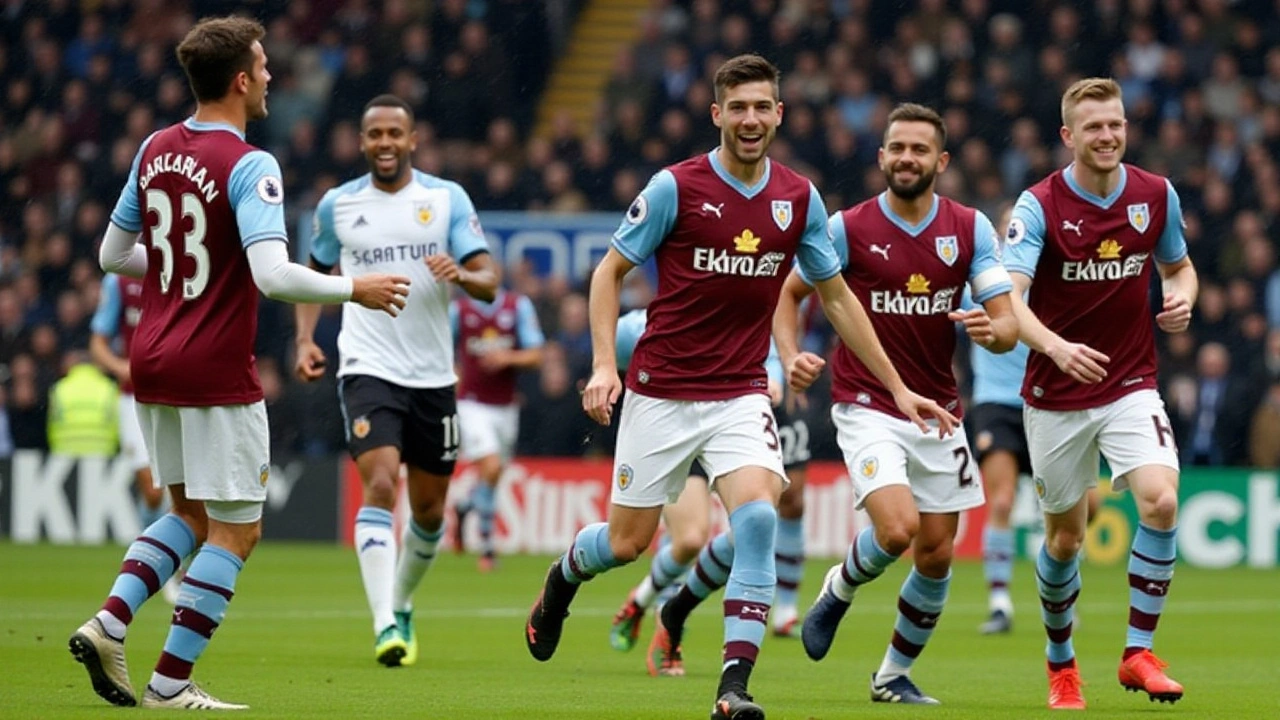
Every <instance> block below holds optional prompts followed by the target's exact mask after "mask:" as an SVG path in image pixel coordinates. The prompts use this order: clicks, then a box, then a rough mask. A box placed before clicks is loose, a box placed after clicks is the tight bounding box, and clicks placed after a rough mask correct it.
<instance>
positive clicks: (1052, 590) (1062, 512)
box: [1023, 407, 1099, 709]
mask: <svg viewBox="0 0 1280 720" xmlns="http://www.w3.org/2000/svg"><path fill="white" fill-rule="evenodd" d="M1023 416H1024V418H1025V422H1026V428H1027V446H1028V449H1029V451H1030V455H1031V466H1032V468H1033V469H1034V475H1035V476H1034V483H1035V488H1036V494H1037V495H1039V496H1040V505H1041V508H1042V509H1043V511H1044V524H1045V539H1044V545H1043V546H1041V548H1040V553H1039V554H1038V555H1037V556H1036V588H1037V590H1038V591H1039V594H1040V614H1041V619H1042V620H1043V621H1044V627H1045V632H1046V633H1047V634H1048V644H1047V645H1046V648H1045V655H1046V660H1047V672H1048V675H1049V707H1051V708H1055V709H1078V708H1083V707H1085V701H1084V696H1083V694H1082V692H1081V685H1082V683H1081V681H1080V673H1079V669H1078V666H1077V663H1076V654H1075V647H1074V645H1073V644H1072V641H1071V633H1072V629H1073V623H1074V617H1075V604H1076V601H1077V599H1078V598H1079V596H1080V588H1081V578H1080V548H1081V547H1082V545H1083V544H1084V534H1085V528H1086V527H1087V525H1088V506H1089V500H1088V491H1089V489H1090V488H1091V487H1093V486H1094V485H1096V484H1097V475H1098V462H1099V455H1098V445H1097V423H1096V421H1095V420H1094V418H1093V417H1092V416H1091V415H1090V411H1086V410H1081V411H1069V412H1054V411H1048V410H1037V409H1036V408H1030V407H1028V408H1026V409H1025V410H1024V414H1023Z"/></svg>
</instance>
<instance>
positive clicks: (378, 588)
mask: <svg viewBox="0 0 1280 720" xmlns="http://www.w3.org/2000/svg"><path fill="white" fill-rule="evenodd" d="M355 541H356V558H357V559H358V560H359V561H360V577H361V579H363V580H364V593H365V596H366V597H367V598H368V599H369V610H371V611H372V612H373V631H374V632H375V633H379V632H382V630H383V629H384V628H386V627H387V626H388V625H394V624H395V622H396V618H395V616H394V615H392V614H391V592H392V588H393V586H394V583H395V567H396V538H395V534H394V533H392V532H391V511H389V510H384V509H383V508H374V507H362V508H360V512H359V513H358V514H357V515H356V531H355Z"/></svg>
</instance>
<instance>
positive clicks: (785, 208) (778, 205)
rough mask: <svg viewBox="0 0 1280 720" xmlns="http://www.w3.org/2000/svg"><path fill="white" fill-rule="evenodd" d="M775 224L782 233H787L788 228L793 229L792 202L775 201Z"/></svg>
mask: <svg viewBox="0 0 1280 720" xmlns="http://www.w3.org/2000/svg"><path fill="white" fill-rule="evenodd" d="M773 223H774V224H775V225H777V226H778V229H779V230H782V231H786V229H787V228H789V227H791V201H790V200H774V201H773Z"/></svg>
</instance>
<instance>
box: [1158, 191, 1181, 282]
mask: <svg viewBox="0 0 1280 720" xmlns="http://www.w3.org/2000/svg"><path fill="white" fill-rule="evenodd" d="M1164 184H1165V187H1166V188H1167V189H1168V193H1169V195H1168V202H1167V204H1166V207H1167V217H1166V219H1165V223H1164V232H1163V233H1161V234H1160V239H1159V240H1158V241H1157V242H1156V262H1160V263H1164V264H1166V265H1172V264H1173V263H1176V262H1179V261H1181V260H1182V258H1184V257H1186V256H1187V240H1186V237H1184V236H1183V234H1182V201H1181V200H1180V199H1178V191H1177V190H1174V189H1173V183H1171V182H1169V180H1168V179H1167V178H1166V179H1165V181H1164Z"/></svg>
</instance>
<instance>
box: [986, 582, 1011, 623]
mask: <svg viewBox="0 0 1280 720" xmlns="http://www.w3.org/2000/svg"><path fill="white" fill-rule="evenodd" d="M987 606H988V607H989V608H990V609H991V611H992V612H995V611H996V610H999V611H1001V612H1003V613H1004V614H1005V615H1008V616H1009V617H1013V598H1011V597H1010V596H1009V591H1008V590H1006V589H1004V588H1001V589H999V590H992V591H991V597H990V599H989V600H988V602H987Z"/></svg>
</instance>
